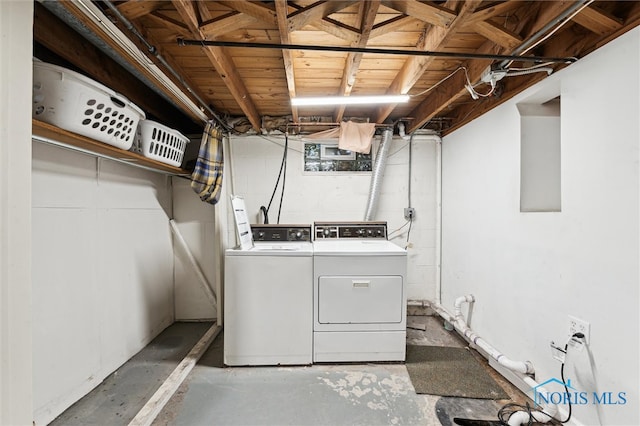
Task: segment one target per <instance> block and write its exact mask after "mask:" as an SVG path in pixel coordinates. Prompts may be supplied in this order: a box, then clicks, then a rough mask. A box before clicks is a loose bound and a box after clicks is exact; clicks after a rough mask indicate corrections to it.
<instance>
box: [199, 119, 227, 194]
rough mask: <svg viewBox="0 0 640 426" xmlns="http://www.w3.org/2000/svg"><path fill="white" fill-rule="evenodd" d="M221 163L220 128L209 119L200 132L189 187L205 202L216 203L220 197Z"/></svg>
mask: <svg viewBox="0 0 640 426" xmlns="http://www.w3.org/2000/svg"><path fill="white" fill-rule="evenodd" d="M223 164H224V156H223V151H222V129H220V128H219V127H217V126H215V125H214V124H213V122H212V121H209V122H208V123H207V126H206V127H205V129H204V133H203V134H202V142H201V143H200V151H199V152H198V160H197V162H196V167H195V169H194V170H193V173H192V174H191V188H193V190H194V191H195V192H196V194H198V196H199V197H200V199H201V200H202V201H204V202H205V203H209V204H216V203H217V202H218V200H219V199H220V192H221V191H220V190H221V189H222V170H223Z"/></svg>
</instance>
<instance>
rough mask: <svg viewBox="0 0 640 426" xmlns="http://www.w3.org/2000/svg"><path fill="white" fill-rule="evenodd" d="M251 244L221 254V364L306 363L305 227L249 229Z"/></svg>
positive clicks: (309, 247)
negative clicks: (222, 290) (252, 243)
mask: <svg viewBox="0 0 640 426" xmlns="http://www.w3.org/2000/svg"><path fill="white" fill-rule="evenodd" d="M251 231H252V234H253V240H254V242H255V245H254V246H253V247H252V248H249V249H247V250H239V249H232V250H227V251H226V252H225V280H224V292H225V304H224V363H225V364H226V365H297V364H311V363H312V337H313V320H312V318H313V308H312V306H313V303H312V300H313V294H312V289H313V283H312V279H313V244H312V242H311V225H251Z"/></svg>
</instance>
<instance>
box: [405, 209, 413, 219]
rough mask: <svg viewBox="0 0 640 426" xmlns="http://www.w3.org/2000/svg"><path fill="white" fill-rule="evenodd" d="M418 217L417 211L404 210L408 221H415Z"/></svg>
mask: <svg viewBox="0 0 640 426" xmlns="http://www.w3.org/2000/svg"><path fill="white" fill-rule="evenodd" d="M415 217H416V210H415V209H414V208H413V207H405V208H404V218H405V219H407V220H411V219H414V218H415Z"/></svg>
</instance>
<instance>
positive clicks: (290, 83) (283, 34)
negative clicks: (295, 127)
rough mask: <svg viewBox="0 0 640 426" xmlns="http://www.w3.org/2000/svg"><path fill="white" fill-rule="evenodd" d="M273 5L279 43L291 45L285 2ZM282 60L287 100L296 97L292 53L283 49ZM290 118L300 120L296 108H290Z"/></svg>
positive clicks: (279, 0)
mask: <svg viewBox="0 0 640 426" xmlns="http://www.w3.org/2000/svg"><path fill="white" fill-rule="evenodd" d="M275 4H276V18H277V20H278V30H279V32H280V43H282V44H289V43H291V38H290V37H289V31H287V26H288V17H289V9H288V7H287V0H276V2H275ZM282 59H283V61H284V72H285V76H286V79H287V90H288V91H289V98H291V99H293V98H295V97H296V76H295V71H294V68H293V52H292V51H291V50H289V49H283V50H282ZM291 116H292V118H293V121H294V122H298V121H299V119H300V117H299V116H298V108H297V107H295V106H293V105H292V106H291Z"/></svg>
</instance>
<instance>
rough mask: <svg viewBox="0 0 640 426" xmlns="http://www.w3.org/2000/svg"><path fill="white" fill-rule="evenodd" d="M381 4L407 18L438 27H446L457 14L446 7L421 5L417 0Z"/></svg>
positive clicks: (398, 0) (394, 0) (389, 1)
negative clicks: (410, 17)
mask: <svg viewBox="0 0 640 426" xmlns="http://www.w3.org/2000/svg"><path fill="white" fill-rule="evenodd" d="M383 4H384V5H385V6H387V7H389V8H391V9H393V10H397V11H398V12H402V13H404V14H405V15H407V16H412V17H414V18H417V19H419V20H421V21H424V22H426V23H428V24H432V25H436V26H438V27H445V28H446V27H448V26H449V25H451V23H452V22H453V20H454V19H456V17H457V14H456V13H455V12H452V11H451V10H450V9H448V8H447V7H446V6H444V7H441V6H437V5H436V4H428V3H421V2H419V1H417V0H385V1H383ZM447 4H449V2H447Z"/></svg>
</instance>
